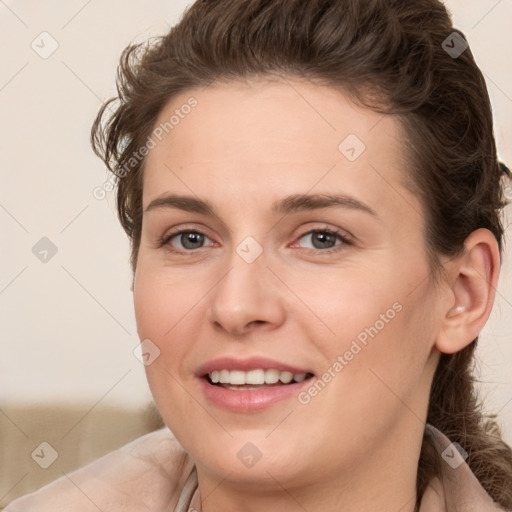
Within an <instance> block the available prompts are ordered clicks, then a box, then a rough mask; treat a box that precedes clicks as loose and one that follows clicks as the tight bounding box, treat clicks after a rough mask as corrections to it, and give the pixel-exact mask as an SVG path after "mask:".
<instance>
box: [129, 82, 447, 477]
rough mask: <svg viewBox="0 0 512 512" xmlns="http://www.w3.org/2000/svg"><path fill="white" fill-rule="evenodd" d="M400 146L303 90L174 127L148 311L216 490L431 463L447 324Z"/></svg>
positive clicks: (179, 413)
mask: <svg viewBox="0 0 512 512" xmlns="http://www.w3.org/2000/svg"><path fill="white" fill-rule="evenodd" d="M191 97H193V98H194V99H195V101H194V100H189V98H191ZM187 101H188V103H187ZM196 102H197V103H196ZM184 105H195V106H193V107H191V108H188V107H184ZM172 116H174V118H173V120H172V121H169V120H170V119H171V117H172ZM166 122H167V125H164V123H166ZM398 127H399V125H398V121H397V120H396V119H393V118H392V117H387V116H380V115H379V114H376V113H373V112H371V111H369V110H366V109H361V108H358V107H356V106H354V104H352V103H351V102H350V101H349V100H348V98H347V97H346V96H345V95H343V94H342V93H341V92H338V91H335V90H334V89H331V88H326V87H321V86H315V85H311V84H307V83H305V82H302V81H298V80H293V81H290V82H289V83H285V82H273V83H272V82H256V81H254V82H251V83H250V84H240V83H232V84H229V85H219V86H216V87H209V88H206V89H203V90H199V89H195V90H192V91H188V92H186V93H184V94H182V95H181V96H179V97H176V98H174V99H173V100H172V102H171V103H169V104H168V105H167V106H166V108H165V109H164V110H163V111H162V112H161V114H160V116H159V118H158V121H157V123H156V124H155V131H154V132H153V135H152V139H153V141H154V142H155V144H151V145H152V146H154V147H153V148H152V149H151V150H150V152H149V154H148V156H147V160H146V167H145V175H144V182H143V190H144V192H143V207H144V216H143V223H142V238H141V243H140V248H139V255H138V264H137V269H136V275H135V281H134V301H135V312H136V320H137V326H138V332H139V336H140V338H141V340H149V341H145V342H144V343H145V345H144V347H145V349H146V352H147V354H148V355H147V356H146V357H147V362H148V365H147V367H146V372H147V377H148V381H149V384H150V387H151V390H152V393H153V396H154V398H155V401H156V404H157V406H158V408H159V410H160V412H161V414H162V416H163V418H164V420H165V422H166V423H167V425H168V426H169V427H170V428H171V430H172V431H173V432H174V434H175V436H176V437H177V439H178V440H179V441H180V443H181V444H182V445H183V446H184V448H185V449H186V450H187V451H188V452H189V453H190V454H191V456H192V458H193V459H194V460H195V462H196V465H197V467H198V471H199V472H201V473H202V474H204V475H210V476H211V477H213V476H217V477H218V478H219V479H221V478H222V477H225V476H226V475H228V474H230V476H229V480H239V481H240V482H243V481H246V482H254V481H255V479H260V480H261V483H262V485H263V484H264V482H267V483H268V485H270V486H272V485H275V481H278V482H279V483H280V485H285V484H286V483H287V484H290V485H291V484H292V483H296V484H297V485H299V484H300V485H303V484H305V483H306V482H311V481H314V480H318V481H321V480H322V479H324V478H325V477H326V476H327V475H333V474H341V473H342V472H349V473H350V474H351V476H352V477H353V478H354V479H355V478H356V475H357V472H359V471H366V470H367V468H368V467H372V466H371V465H372V462H374V461H376V460H378V461H380V465H381V466H382V465H383V461H386V460H388V461H391V460H396V459H400V457H401V455H402V454H403V455H404V457H405V454H409V455H408V456H409V457H410V452H411V443H413V444H414V447H415V448H417V449H418V451H419V446H420V443H421V432H422V431H423V428H424V421H425V415H426V407H427V399H428V393H429V386H430V383H431V379H432V375H433V370H434V368H435V363H436V362H437V355H438V352H437V351H435V350H433V348H432V347H433V345H434V342H435V337H436V332H437V331H436V329H438V327H439V325H438V318H439V316H440V315H439V314H437V313H436V308H437V301H435V300H434V289H433V286H432V284H431V281H430V279H429V267H428V264H427V259H426V251H425V242H424V236H423V227H424V216H423V213H422V212H423V210H422V207H421V205H420V203H419V200H418V199H417V198H416V197H415V196H414V195H413V194H412V193H411V192H410V191H409V190H408V189H407V188H405V187H404V185H403V184H402V182H403V181H404V178H405V176H406V172H407V169H406V168H405V164H404V162H403V160H402V158H401V156H402V154H403V151H404V145H403V143H402V139H401V135H400V132H399V129H398ZM166 132H168V133H166ZM155 134H156V135H155ZM160 139H161V140H160ZM171 196H172V197H171ZM180 198H183V199H180ZM185 198H186V199H185ZM206 205H207V206H206ZM326 229H327V230H331V231H334V232H338V233H337V234H336V233H334V234H329V232H325V230H326ZM178 231H184V232H185V233H183V234H181V235H180V234H176V233H177V232H178ZM158 351H160V352H159V355H158ZM156 356H158V357H156ZM155 357H156V358H155ZM304 374H306V376H305V375H304ZM277 379H279V381H278V382H277V383H276V382H275V381H276V380H277ZM289 379H293V380H292V382H291V383H287V382H288V381H289ZM212 380H213V381H219V380H221V381H225V382H217V383H215V384H214V383H212ZM296 381H298V382H296ZM242 383H246V384H245V385H242ZM415 462H416V463H417V459H416V461H415ZM356 463H357V464H356ZM385 466H386V464H384V467H385ZM390 466H391V462H390ZM365 468H366V469H365ZM386 470H390V468H387V469H386ZM270 475H271V476H270ZM273 479H275V480H273Z"/></svg>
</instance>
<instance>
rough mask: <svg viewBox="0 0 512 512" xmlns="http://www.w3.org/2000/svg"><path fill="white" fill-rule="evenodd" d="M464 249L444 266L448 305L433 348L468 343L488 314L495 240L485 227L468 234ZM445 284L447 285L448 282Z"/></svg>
mask: <svg viewBox="0 0 512 512" xmlns="http://www.w3.org/2000/svg"><path fill="white" fill-rule="evenodd" d="M464 246H465V251H464V254H462V255H461V256H460V257H458V258H456V259H454V260H451V261H450V263H449V264H448V265H449V266H448V267H447V268H446V270H447V274H448V276H449V282H450V283H452V284H451V289H450V290H449V291H450V297H451V300H450V304H448V306H447V307H445V308H444V309H443V310H442V311H441V315H442V318H441V325H440V329H439V332H438V334H437V337H436V341H435V346H436V348H437V349H438V350H439V351H440V352H442V353H445V354H453V353H455V352H458V351H460V350H462V349H463V348H465V347H466V346H467V345H469V344H470V343H471V342H472V341H473V340H474V339H475V338H476V337H477V336H478V335H479V334H480V332H481V330H482V329H483V327H484V325H485V323H486V322H487V319H488V318H489V315H490V313H491V309H492V305H493V303H494V297H495V292H496V286H497V284H498V277H499V270H500V255H499V248H498V243H497V241H496V238H495V237H494V235H493V234H492V233H491V232H490V231H489V230H488V229H484V228H481V229H477V230H476V231H474V232H473V233H471V235H469V236H468V238H467V239H466V241H465V243H464ZM446 286H449V285H448V284H447V285H446Z"/></svg>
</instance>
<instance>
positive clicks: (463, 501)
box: [419, 423, 504, 512]
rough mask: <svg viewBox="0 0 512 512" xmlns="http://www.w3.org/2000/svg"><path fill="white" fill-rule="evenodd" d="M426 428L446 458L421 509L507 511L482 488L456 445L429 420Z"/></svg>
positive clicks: (429, 511)
mask: <svg viewBox="0 0 512 512" xmlns="http://www.w3.org/2000/svg"><path fill="white" fill-rule="evenodd" d="M426 431H427V432H429V433H430V435H431V437H432V439H433V442H434V446H435V448H436V450H437V452H438V453H439V456H440V457H441V459H442V461H441V475H440V478H437V477H436V478H434V479H433V480H432V481H431V482H430V484H429V485H428V487H427V489H426V490H425V493H424V494H423V498H422V500H421V505H420V509H419V512H503V510H504V509H503V508H501V507H499V506H498V504H497V503H495V502H494V501H493V500H492V498H491V497H490V496H489V494H487V492H486V491H485V489H484V488H483V487H482V485H481V484H480V482H479V481H478V479H477V478H476V476H475V475H474V474H473V472H472V471H471V469H470V467H469V466H468V464H467V463H466V462H465V460H464V457H463V456H462V455H461V453H460V452H459V450H458V449H457V447H456V445H454V444H453V443H451V442H450V440H449V439H448V438H447V437H446V436H445V435H444V434H443V433H442V432H440V431H439V430H438V429H437V428H435V427H434V426H432V425H430V424H428V423H427V425H426Z"/></svg>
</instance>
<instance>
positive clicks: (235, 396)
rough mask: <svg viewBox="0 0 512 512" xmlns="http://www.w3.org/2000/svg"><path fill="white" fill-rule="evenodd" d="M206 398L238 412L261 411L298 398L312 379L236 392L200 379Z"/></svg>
mask: <svg viewBox="0 0 512 512" xmlns="http://www.w3.org/2000/svg"><path fill="white" fill-rule="evenodd" d="M199 380H200V381H201V386H202V388H203V391H204V394H205V395H206V398H207V399H208V400H210V401H211V402H213V403H214V404H215V405H217V406H219V407H222V408H223V409H228V410H230V411H236V412H253V411H261V410H262V409H266V408H267V407H270V406H271V405H273V404H275V403H277V402H280V401H282V400H286V399H288V398H290V397H296V396H297V395H298V394H299V392H300V390H301V388H303V387H305V386H309V385H310V381H311V378H308V379H305V380H303V381H302V382H294V383H293V384H284V385H282V386H273V387H269V388H261V389H247V390H242V391H236V390H234V389H225V388H223V387H220V386H214V385H213V384H210V383H209V382H208V380H207V379H206V378H199Z"/></svg>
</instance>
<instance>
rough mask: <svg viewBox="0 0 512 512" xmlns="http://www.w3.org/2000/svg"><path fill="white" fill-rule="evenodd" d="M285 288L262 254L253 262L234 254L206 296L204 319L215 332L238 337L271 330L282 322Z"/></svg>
mask: <svg viewBox="0 0 512 512" xmlns="http://www.w3.org/2000/svg"><path fill="white" fill-rule="evenodd" d="M283 293H285V287H284V286H283V284H282V282H280V281H279V279H277V278H276V276H275V273H274V272H272V271H270V270H269V268H268V267H267V265H266V258H265V257H264V252H263V253H262V254H261V255H260V256H259V257H258V258H257V259H256V260H255V261H253V262H251V263H248V262H246V261H244V259H243V258H241V257H240V256H239V255H238V254H237V253H236V252H234V253H233V257H232V258H230V260H229V266H227V267H226V271H225V272H223V274H222V276H221V277H220V279H219V281H218V282H217V284H216V285H215V286H214V288H213V290H212V292H211V293H210V294H209V297H210V303H209V305H208V312H207V318H208V320H209V321H210V322H211V323H212V324H213V325H214V328H215V329H217V330H223V331H224V332H225V333H229V334H231V335H235V336H242V335H244V334H247V333H249V332H251V331H253V330H254V329H269V330H271V329H275V328H277V327H279V326H280V325H281V324H282V323H283V322H284V319H285V311H286V308H285V304H284V300H285V298H284V297H283V296H282V294H283Z"/></svg>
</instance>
